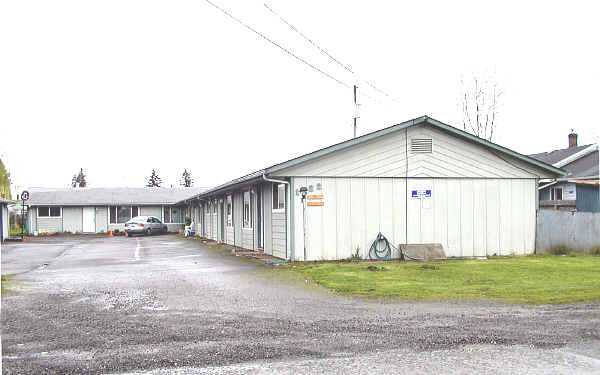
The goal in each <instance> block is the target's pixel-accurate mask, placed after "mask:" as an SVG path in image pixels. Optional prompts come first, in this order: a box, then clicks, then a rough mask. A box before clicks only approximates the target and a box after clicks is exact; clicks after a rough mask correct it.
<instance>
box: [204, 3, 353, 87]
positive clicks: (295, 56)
mask: <svg viewBox="0 0 600 375" xmlns="http://www.w3.org/2000/svg"><path fill="white" fill-rule="evenodd" d="M205 1H206V2H207V3H209V4H210V5H212V6H213V7H215V8H216V9H218V10H220V11H221V12H222V13H224V14H225V15H227V16H228V17H229V18H231V19H232V20H234V21H236V22H237V23H239V24H240V25H242V26H244V27H245V28H247V29H248V30H250V31H252V32H253V33H255V34H256V35H258V36H260V37H261V38H263V39H264V40H266V41H267V42H269V43H271V44H272V45H274V46H275V47H277V48H279V49H280V50H282V51H284V52H285V53H287V54H288V55H290V56H292V57H293V58H295V59H296V60H298V61H300V62H302V63H303V64H305V65H307V66H309V67H310V68H312V69H314V70H316V71H317V72H319V73H321V74H323V75H324V76H326V77H327V78H330V79H332V80H334V81H335V82H337V83H339V84H340V85H342V86H344V87H347V88H351V87H352V86H350V85H348V84H347V83H345V82H342V81H340V80H339V79H337V78H335V77H334V76H332V75H331V74H329V73H327V72H325V71H323V70H321V69H319V68H318V67H316V66H315V65H313V64H311V63H309V62H308V61H306V60H304V59H303V58H301V57H299V56H298V55H296V54H294V53H293V52H292V51H290V50H288V49H287V48H285V47H282V46H281V45H279V44H278V43H277V42H275V41H273V40H272V39H270V38H269V37H267V36H266V35H264V34H263V33H261V32H260V31H257V30H256V29H254V28H253V27H251V26H249V25H248V24H246V23H244V22H243V21H242V20H240V19H239V18H237V17H236V16H234V15H233V14H231V13H230V12H228V11H227V10H225V9H223V8H221V7H220V6H218V5H217V4H215V3H213V2H212V1H210V0H205Z"/></svg>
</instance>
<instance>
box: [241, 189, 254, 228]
mask: <svg viewBox="0 0 600 375" xmlns="http://www.w3.org/2000/svg"><path fill="white" fill-rule="evenodd" d="M246 194H248V220H246ZM242 195H243V196H242V202H243V203H242V204H243V205H242V229H253V227H252V225H253V224H254V223H253V222H252V221H253V220H252V193H251V192H250V190H247V191H244V193H243V194H242Z"/></svg>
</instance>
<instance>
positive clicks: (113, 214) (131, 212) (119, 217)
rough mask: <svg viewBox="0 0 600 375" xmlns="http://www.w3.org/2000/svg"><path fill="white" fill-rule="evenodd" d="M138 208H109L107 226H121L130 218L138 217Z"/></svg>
mask: <svg viewBox="0 0 600 375" xmlns="http://www.w3.org/2000/svg"><path fill="white" fill-rule="evenodd" d="M139 212H140V208H139V207H138V206H110V207H109V208H108V218H109V224H123V223H126V222H127V221H129V220H130V219H131V218H133V217H136V216H139Z"/></svg>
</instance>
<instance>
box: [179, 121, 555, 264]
mask: <svg viewBox="0 0 600 375" xmlns="http://www.w3.org/2000/svg"><path fill="white" fill-rule="evenodd" d="M565 174H566V173H565V172H564V171H563V170H561V169H559V168H556V167H554V166H552V165H549V164H547V163H544V162H541V161H539V160H536V159H533V158H530V157H528V156H525V155H522V154H519V153H517V152H515V151H512V150H509V149H507V148H505V147H502V146H499V145H497V144H494V143H491V142H488V141H486V140H484V139H481V138H478V137H476V136H473V135H472V134H469V133H466V132H464V131H462V130H459V129H457V128H454V127H452V126H450V125H446V124H444V123H442V122H439V121H437V120H434V119H432V118H429V117H420V118H417V119H414V120H410V121H407V122H404V123H401V124H398V125H394V126H391V127H388V128H385V129H382V130H379V131H376V132H373V133H370V134H366V135H363V136H361V137H358V138H355V139H350V140H348V141H345V142H342V143H339V144H336V145H333V146H330V147H327V148H324V149H321V150H318V151H315V152H312V153H310V154H306V155H303V156H300V157H297V158H294V159H291V160H288V161H286V162H283V163H280V164H277V165H274V166H271V167H268V168H265V169H261V170H259V171H257V172H254V173H251V174H249V175H246V176H243V177H240V178H237V179H235V180H232V181H229V182H227V183H225V184H223V185H220V186H217V187H215V188H213V189H210V190H207V191H205V192H202V193H200V194H198V195H196V196H194V197H192V198H190V199H186V200H184V201H182V202H180V203H182V204H183V203H185V204H187V205H188V207H189V212H191V214H192V217H193V219H194V222H195V223H196V225H197V228H196V230H197V233H199V234H200V235H202V236H205V237H208V238H210V239H213V240H215V241H219V242H224V243H227V244H230V245H234V246H237V247H241V248H245V249H249V250H263V251H264V252H265V253H267V254H271V255H274V256H276V257H279V258H284V259H292V260H325V259H344V258H348V257H350V256H351V255H353V254H354V253H356V252H357V251H358V252H359V254H360V255H361V256H362V257H363V258H366V257H368V254H369V248H370V247H371V244H372V243H373V242H374V240H375V239H376V237H377V235H378V233H380V232H381V233H382V234H383V235H385V236H386V237H387V238H388V239H389V240H390V241H391V243H392V244H394V245H395V246H398V245H401V244H432V243H435V244H441V245H442V246H443V248H444V250H445V252H446V254H447V255H448V256H469V257H483V256H487V255H493V254H498V255H508V254H531V253H533V252H534V250H535V227H536V210H537V186H538V181H539V180H540V179H554V178H557V177H561V176H563V175H565ZM304 187H305V188H307V189H308V197H307V200H306V205H304V204H303V200H302V197H301V189H302V188H304ZM304 209H305V212H306V214H305V215H304V214H303V212H304ZM305 251H306V256H305V255H304V254H305Z"/></svg>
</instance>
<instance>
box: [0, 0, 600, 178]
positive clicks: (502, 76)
mask: <svg viewBox="0 0 600 375" xmlns="http://www.w3.org/2000/svg"><path fill="white" fill-rule="evenodd" d="M211 1H213V2H214V3H215V4H218V5H219V6H221V7H223V8H225V9H227V10H228V11H230V12H231V13H232V14H233V15H235V16H236V17H238V18H240V19H241V20H243V21H244V22H246V23H248V24H249V25H251V26H252V27H255V28H256V29H257V30H259V31H260V32H262V33H264V34H265V35H266V36H268V37H269V38H271V39H273V40H275V41H276V42H278V43H280V44H281V45H282V46H284V47H285V48H288V49H289V50H290V51H293V53H295V54H297V55H298V56H300V57H301V58H303V59H304V60H306V61H308V62H310V63H311V64H313V65H314V66H316V67H318V68H319V69H321V70H323V71H325V72H327V73H328V74H329V75H331V76H333V77H334V78H336V79H337V80H339V81H341V82H343V83H345V84H347V85H348V86H352V85H353V84H355V83H356V84H357V85H358V86H359V102H360V103H361V104H362V105H361V112H360V119H359V122H358V123H359V128H358V132H359V134H364V133H367V132H370V131H373V130H377V129H380V128H383V127H386V126H390V125H393V124H395V123H399V122H402V121H405V120H408V119H411V118H414V117H418V116H422V115H430V116H432V117H434V118H436V119H438V120H440V121H442V122H446V123H449V124H451V125H455V126H460V121H461V108H460V94H461V84H460V82H461V78H465V79H469V78H470V77H472V76H473V75H478V76H487V77H492V78H494V77H495V80H496V81H497V83H498V85H499V86H500V88H501V89H502V91H503V95H502V97H501V107H500V110H499V111H500V113H499V117H498V119H497V124H498V128H497V131H496V136H495V138H494V141H495V142H496V143H499V144H501V145H503V146H506V147H509V148H512V149H514V150H515V151H518V152H521V153H526V154H527V153H534V152H541V151H546V150H551V149H557V148H564V147H566V146H567V134H568V133H569V132H570V129H571V128H573V129H575V131H576V132H577V133H578V134H579V143H580V144H584V143H592V142H597V137H598V135H599V129H600V123H599V121H598V116H597V113H596V112H597V107H598V102H599V95H598V87H600V68H599V67H600V55H599V50H600V49H599V48H598V36H599V35H600V26H599V25H600V23H599V22H598V20H597V16H598V14H599V12H598V9H597V8H596V7H595V5H594V2H591V1H590V2H576V1H573V2H568V3H565V2H549V1H543V2H542V1H540V2H534V1H519V2H515V3H509V2H506V1H497V2H484V1H473V2H448V1H440V2H433V1H410V2H398V1H394V2H391V1H377V2H375V1H361V2H358V1H356V2H348V1H335V2H334V1H327V2H325V1H313V0H310V1H275V0H272V1H271V0H268V2H267V4H268V5H269V6H270V7H271V8H272V9H273V10H275V11H276V12H278V13H279V14H280V15H281V16H283V17H284V18H285V19H286V20H287V21H288V22H290V23H291V24H293V25H294V26H295V27H296V28H297V29H299V30H300V31H301V32H302V33H304V34H305V35H306V36H308V37H310V38H311V39H312V40H313V41H314V42H316V43H318V44H319V45H320V46H321V47H322V48H324V49H325V50H327V52H329V53H330V54H331V55H332V56H334V57H336V58H337V59H338V60H340V61H341V62H342V63H344V64H346V65H348V66H349V67H350V68H351V70H353V71H354V72H356V73H358V75H352V74H351V73H349V72H348V71H347V70H346V69H344V68H342V67H341V66H339V65H337V64H335V63H334V62H332V61H331V60H330V59H329V58H328V57H327V56H325V55H324V54H323V53H321V52H319V50H317V49H316V48H315V47H313V46H311V45H310V44H309V43H308V42H306V41H305V40H304V39H302V38H301V37H300V36H299V35H298V34H297V33H295V32H294V31H293V30H291V29H290V28H289V26H287V25H286V24H284V23H283V22H282V21H281V20H280V19H279V18H278V17H276V16H275V15H273V14H272V13H271V12H269V10H268V9H267V8H265V6H264V5H263V4H264V1H243V2H242V1H225V0H211ZM0 54H1V56H0V129H1V130H0V153H1V155H2V159H3V160H5V164H6V166H7V167H8V168H9V170H10V172H11V175H12V180H13V183H14V184H16V185H18V186H20V187H34V186H43V187H67V186H68V184H69V183H70V181H71V177H72V175H73V174H75V173H76V172H77V171H78V170H79V168H83V169H84V171H85V172H86V174H87V177H88V183H89V186H96V187H102V186H143V185H144V184H145V183H146V181H147V179H148V176H149V175H150V171H151V169H152V168H155V169H156V170H157V172H158V174H159V175H160V176H161V177H162V179H163V182H164V184H165V185H166V186H169V185H171V184H173V185H176V184H177V183H178V178H179V176H180V175H181V173H182V172H183V169H184V168H187V169H188V170H191V172H192V176H193V178H194V179H195V183H196V186H207V187H208V186H214V185H216V184H220V183H223V182H225V181H227V180H229V179H232V178H236V177H239V176H241V175H244V174H247V173H250V172H253V171H255V170H258V169H261V168H264V167H267V166H270V165H272V164H275V163H278V162H281V161H284V160H287V159H290V158H292V157H294V156H298V155H301V154H304V153H307V152H310V151H313V150H315V149H318V148H321V147H325V146H328V145H331V144H333V143H337V142H340V141H343V140H346V139H348V138H351V137H352V116H353V111H354V110H353V106H352V90H351V88H348V87H345V86H343V85H342V84H340V83H338V82H336V81H334V80H333V79H331V78H328V77H326V76H325V75H323V74H321V73H319V72H317V71H315V70H313V69H311V68H309V67H307V66H306V65H304V64H302V63H300V62H299V61H298V60H296V59H294V58H293V57H291V56H289V55H288V54H286V53H284V52H282V51H281V50H280V49H278V48H276V47H274V46H273V45H271V44H270V43H268V42H266V41H265V40H264V39H262V38H261V37H259V36H257V35H256V34H254V33H253V32H251V31H250V30H248V29H246V28H244V27H243V26H241V25H240V24H238V23H236V22H235V21H233V20H232V19H231V18H229V17H227V16H226V15H225V14H223V13H221V12H220V11H219V10H217V9H216V8H214V7H213V6H211V5H210V4H209V3H208V2H206V1H204V0H194V1H148V0H144V1H128V0H118V1H106V0H105V1H82V0H76V1H47V0H46V1H4V2H2V4H1V5H0ZM364 80H367V81H369V82H371V83H374V84H375V85H376V86H377V87H378V88H380V89H381V90H383V91H385V92H386V93H388V94H389V95H390V96H391V97H393V98H394V101H393V100H389V99H388V97H386V96H384V95H381V94H379V93H378V92H376V91H374V90H372V89H370V88H369V86H368V85H367V84H366V83H364ZM365 95H368V96H369V97H371V98H373V99H376V100H373V99H371V98H369V97H367V96H365Z"/></svg>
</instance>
